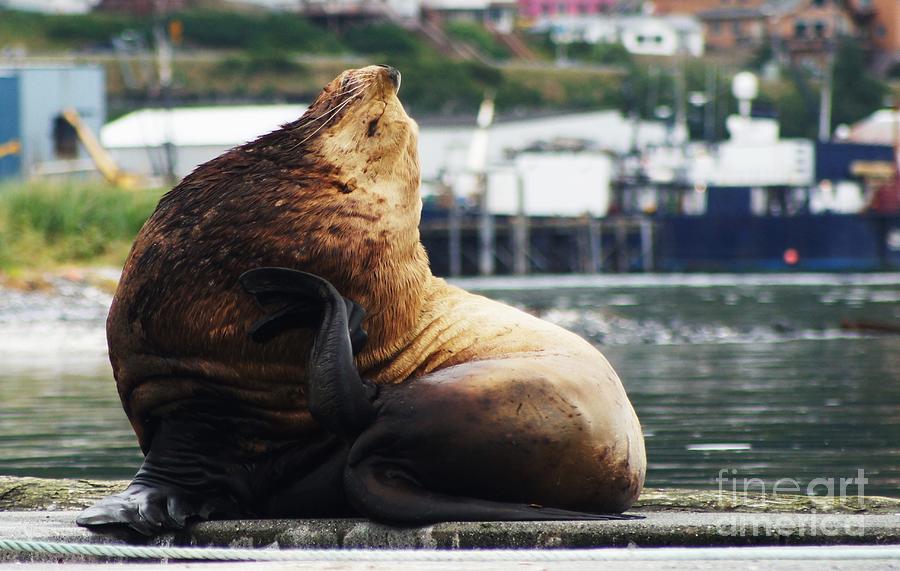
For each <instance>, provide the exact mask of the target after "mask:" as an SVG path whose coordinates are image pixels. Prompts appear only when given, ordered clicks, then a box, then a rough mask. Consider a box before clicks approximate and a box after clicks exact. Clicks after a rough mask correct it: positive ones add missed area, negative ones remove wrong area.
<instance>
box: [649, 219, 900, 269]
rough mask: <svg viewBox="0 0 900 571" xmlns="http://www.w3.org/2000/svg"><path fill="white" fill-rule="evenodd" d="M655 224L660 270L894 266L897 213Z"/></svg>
mask: <svg viewBox="0 0 900 571" xmlns="http://www.w3.org/2000/svg"><path fill="white" fill-rule="evenodd" d="M656 228H657V235H656V240H655V245H656V267H657V268H658V269H660V270H662V271H677V272H681V271H728V272H743V271H794V270H797V271H875V270H891V269H898V268H900V244H898V243H897V242H898V241H900V215H893V216H878V215H858V214H853V215H840V214H817V215H796V216H787V217H783V216H721V215H719V216H674V217H665V218H661V219H659V220H658V221H657V227H656ZM791 251H792V252H793V253H794V254H796V256H795V260H792V259H791V258H792V254H791V253H789V252H791ZM786 254H787V255H786ZM792 261H793V262H794V263H790V262H792Z"/></svg>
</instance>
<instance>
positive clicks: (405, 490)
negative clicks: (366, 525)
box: [344, 457, 642, 526]
mask: <svg viewBox="0 0 900 571" xmlns="http://www.w3.org/2000/svg"><path fill="white" fill-rule="evenodd" d="M344 490H345V491H346V493H347V498H348V500H349V501H350V503H351V505H353V507H354V508H356V509H357V510H359V512H360V513H361V514H362V515H364V516H365V517H368V518H371V519H373V520H376V521H380V522H384V523H388V524H393V525H400V526H421V525H428V524H432V523H438V522H442V521H560V520H629V519H642V517H641V516H636V515H626V514H593V513H585V512H577V511H570V510H564V509H557V508H548V507H542V506H536V505H528V504H517V503H505V502H495V501H489V500H480V499H476V498H466V497H459V496H450V495H446V494H440V493H435V492H431V491H429V490H427V489H425V488H423V487H422V486H420V485H419V484H418V483H417V482H416V480H415V478H414V477H413V476H412V475H410V474H409V473H408V472H407V471H406V469H405V468H404V467H403V466H400V465H398V464H397V463H395V462H391V461H390V460H383V459H379V458H378V457H370V458H367V459H365V460H363V461H362V462H360V463H358V464H356V465H353V466H348V467H347V469H346V471H345V472H344Z"/></svg>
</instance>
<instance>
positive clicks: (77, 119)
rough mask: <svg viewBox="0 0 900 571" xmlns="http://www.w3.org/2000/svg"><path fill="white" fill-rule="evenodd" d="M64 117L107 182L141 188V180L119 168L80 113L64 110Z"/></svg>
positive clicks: (130, 188)
mask: <svg viewBox="0 0 900 571" xmlns="http://www.w3.org/2000/svg"><path fill="white" fill-rule="evenodd" d="M62 116H63V118H64V119H65V120H66V121H67V122H68V123H69V124H70V125H72V128H74V129H75V133H76V134H77V135H78V139H79V140H80V141H81V144H82V145H84V148H85V149H87V152H88V154H89V155H90V156H91V160H93V161H94V164H95V165H96V166H97V170H98V171H100V174H102V175H103V176H104V178H106V180H108V181H109V182H110V183H112V184H114V185H116V186H118V187H120V188H125V189H128V190H133V189H135V188H138V187H139V186H140V183H141V180H140V178H139V177H138V176H137V175H135V174H133V173H129V172H126V171H123V170H122V169H120V168H119V165H117V164H116V162H115V160H113V158H112V157H111V156H110V154H109V153H108V152H107V151H106V149H104V148H103V146H102V145H101V144H100V141H98V140H97V137H95V136H94V133H93V132H92V131H91V129H90V127H88V126H87V125H86V124H85V123H84V121H82V120H81V115H79V114H78V111H76V110H75V109H72V108H68V109H64V110H63V112H62Z"/></svg>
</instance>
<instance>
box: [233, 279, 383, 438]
mask: <svg viewBox="0 0 900 571" xmlns="http://www.w3.org/2000/svg"><path fill="white" fill-rule="evenodd" d="M240 281H241V284H242V285H243V286H244V289H246V290H247V291H248V292H249V293H251V294H253V295H255V296H256V297H257V299H258V300H259V301H260V303H261V304H265V303H269V302H271V301H273V300H277V302H279V303H287V304H289V305H288V307H287V308H283V309H282V310H281V311H280V312H277V313H275V314H274V315H271V316H267V317H266V318H263V320H261V321H259V322H257V324H255V325H254V330H253V333H252V334H255V335H265V336H266V337H267V338H271V337H274V336H275V335H277V334H278V333H280V331H281V328H282V327H285V325H286V324H287V320H288V319H291V315H292V310H291V308H292V307H294V306H298V307H304V308H307V307H308V308H310V309H309V311H308V312H307V313H306V314H305V315H306V316H308V315H311V314H312V312H317V315H319V316H320V317H319V319H320V321H319V323H317V324H316V325H315V327H316V328H317V329H316V333H315V338H314V340H313V344H312V348H311V349H310V355H309V360H308V361H307V365H306V379H307V383H308V384H309V390H308V398H309V411H310V413H311V414H312V415H313V418H315V419H316V420H317V421H318V422H319V423H321V424H322V425H323V426H324V427H325V428H327V429H328V430H329V431H331V432H333V433H335V434H341V435H346V436H355V435H356V434H359V432H360V431H361V430H362V429H364V428H365V427H367V426H368V425H369V424H370V423H371V422H372V420H373V419H374V418H375V409H374V407H373V406H372V400H373V399H374V396H375V392H376V391H375V387H374V386H373V385H371V384H368V383H365V382H364V381H363V380H362V378H361V377H360V376H359V371H357V369H356V363H355V362H354V360H353V357H354V355H355V354H356V353H358V352H359V351H360V350H362V347H363V346H364V345H365V343H366V339H367V335H366V332H365V330H364V329H363V328H362V321H363V319H364V318H365V315H366V313H365V310H363V308H362V307H361V306H359V305H358V304H357V303H355V302H354V301H352V300H349V299H347V298H345V297H343V296H341V294H340V293H338V291H337V290H336V289H335V288H334V286H333V285H331V283H329V282H328V280H326V279H324V278H321V277H319V276H316V275H313V274H309V273H306V272H301V271H298V270H290V269H286V268H258V269H255V270H250V271H248V272H244V274H242V275H241V277H240Z"/></svg>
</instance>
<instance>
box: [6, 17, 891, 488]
mask: <svg viewBox="0 0 900 571" xmlns="http://www.w3.org/2000/svg"><path fill="white" fill-rule="evenodd" d="M372 63H388V64H391V65H393V66H395V67H397V68H399V69H400V71H401V72H402V74H403V81H402V87H401V91H400V98H401V100H402V101H403V104H404V106H405V107H406V109H407V111H408V112H409V113H410V115H411V116H413V117H414V118H415V119H416V120H417V121H418V122H419V124H420V141H419V144H420V157H421V163H422V164H421V166H422V196H423V203H424V206H423V212H422V224H421V233H422V239H423V242H424V243H425V246H426V248H427V250H428V253H429V257H430V260H431V264H432V268H433V270H434V272H435V273H436V274H438V275H442V276H447V277H449V278H451V279H453V280H455V281H456V282H457V283H459V284H460V285H462V286H464V287H466V288H468V289H470V290H473V291H478V292H481V293H484V294H485V295H489V296H491V297H495V298H498V299H501V300H503V301H506V302H509V303H511V304H513V305H516V306H517V307H520V308H522V309H524V310H526V311H529V312H531V313H534V314H536V315H539V316H540V317H543V318H545V319H548V320H550V321H553V322H555V323H558V324H560V325H562V326H564V327H567V328H569V329H572V330H574V331H576V332H578V333H579V334H581V335H583V336H585V337H586V338H588V339H589V340H591V341H592V342H593V343H595V344H596V345H597V346H598V347H599V348H600V349H601V350H602V351H603V352H604V354H606V355H607V357H608V358H609V359H610V361H611V362H612V363H613V365H614V366H615V368H616V370H617V371H618V372H619V374H620V376H621V377H622V379H623V382H624V383H625V386H626V389H627V390H628V392H629V395H630V396H631V398H632V400H633V402H634V404H635V407H636V409H637V411H638V415H639V416H640V418H641V420H642V423H643V425H644V429H645V433H646V437H647V444H648V455H649V460H650V471H649V474H648V485H650V486H655V487H694V488H714V487H716V486H717V485H719V483H718V482H717V477H719V475H720V471H721V470H723V469H726V470H729V472H728V474H729V476H730V477H731V478H734V479H741V478H754V477H758V478H761V479H762V480H763V481H765V482H767V483H769V484H771V483H774V482H775V481H777V480H778V479H781V478H792V479H794V480H796V481H798V482H799V483H801V484H802V485H805V483H806V482H809V481H811V480H813V479H815V478H835V479H840V478H852V477H856V476H857V475H858V470H864V473H865V475H866V477H867V478H868V481H869V483H868V485H867V487H866V492H867V493H877V494H884V495H894V496H900V337H898V334H900V273H897V272H900V176H898V161H897V149H898V146H900V111H898V109H900V0H768V1H762V0H678V1H676V0H658V1H657V2H639V1H615V0H245V1H242V2H237V1H235V2H231V1H228V0H99V2H98V1H97V0H0V474H10V475H35V476H46V477H97V478H128V477H130V476H131V475H132V474H133V472H134V470H135V469H136V467H137V465H138V463H139V462H140V455H139V452H138V450H137V447H136V443H135V441H134V437H133V435H132V433H131V430H130V427H129V426H128V424H127V422H126V420H125V417H124V413H122V411H121V408H120V406H119V404H118V400H117V396H116V392H115V387H114V383H113V380H112V375H111V371H110V368H109V364H108V362H107V357H106V345H105V334H104V330H103V323H104V320H105V315H106V312H107V310H108V307H109V303H110V300H111V297H112V292H113V291H114V289H115V285H116V281H117V279H118V275H119V271H120V269H121V265H122V263H123V262H124V259H125V257H126V256H127V253H128V249H129V247H130V243H131V240H132V239H133V237H134V235H135V234H136V233H137V231H138V230H139V229H140V227H141V225H142V224H143V221H144V220H145V219H146V218H147V216H149V214H150V213H151V212H152V210H153V208H154V206H155V204H156V202H157V200H158V199H159V197H160V196H161V195H162V194H163V193H164V192H165V190H166V189H168V188H171V186H172V185H173V184H175V183H176V182H177V181H178V180H179V179H180V178H181V177H184V176H185V175H187V174H188V173H190V172H191V171H192V170H193V169H194V168H195V167H196V166H197V165H199V164H201V163H203V162H205V161H207V160H209V159H211V158H213V157H215V156H217V155H219V154H221V153H222V152H224V151H225V150H227V149H228V148H230V147H233V146H236V145H240V144H242V143H244V142H246V141H249V140H251V139H254V138H255V137H257V136H259V135H261V134H263V133H266V132H268V131H271V130H273V129H276V128H278V126H279V125H281V124H283V123H286V122H288V121H292V120H294V119H296V118H298V117H299V116H300V115H302V113H303V112H304V110H305V109H306V107H307V105H308V104H309V103H310V102H311V101H312V100H313V99H314V98H315V96H316V94H317V93H318V92H319V91H320V89H321V88H322V86H324V85H325V84H326V83H327V82H328V81H330V80H331V79H332V78H333V77H334V76H335V75H337V74H338V73H339V72H340V71H342V70H343V69H347V68H352V67H362V66H365V65H369V64H372Z"/></svg>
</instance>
